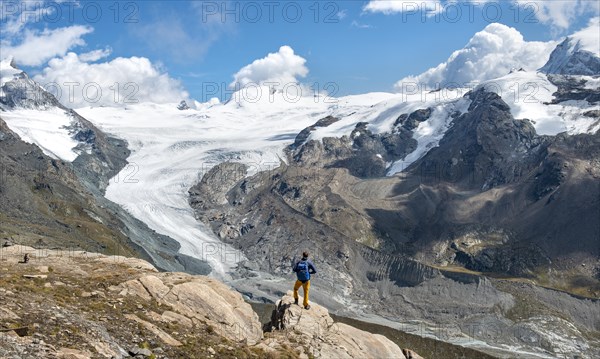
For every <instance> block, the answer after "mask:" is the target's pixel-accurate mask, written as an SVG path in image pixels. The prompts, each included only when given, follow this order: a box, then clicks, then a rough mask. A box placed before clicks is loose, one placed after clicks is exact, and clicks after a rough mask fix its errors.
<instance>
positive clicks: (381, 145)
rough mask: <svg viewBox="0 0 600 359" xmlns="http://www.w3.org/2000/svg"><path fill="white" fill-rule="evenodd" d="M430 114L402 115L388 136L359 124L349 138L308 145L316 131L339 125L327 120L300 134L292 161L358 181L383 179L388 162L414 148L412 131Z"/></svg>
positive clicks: (291, 149) (293, 151)
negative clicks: (345, 171) (342, 170)
mask: <svg viewBox="0 0 600 359" xmlns="http://www.w3.org/2000/svg"><path fill="white" fill-rule="evenodd" d="M431 113H432V110H431V109H421V110H417V111H415V112H413V113H411V114H402V115H400V116H399V117H398V119H397V120H396V122H395V124H394V129H393V131H392V132H391V133H385V134H374V133H372V132H371V131H370V130H369V129H368V123H365V122H360V123H357V124H356V127H355V128H354V130H353V131H352V133H351V134H350V136H349V137H348V136H343V137H341V138H324V139H323V141H322V142H321V141H308V142H307V140H308V138H309V136H310V133H311V131H313V130H314V129H315V128H317V127H326V126H329V125H331V124H332V123H335V122H337V121H339V119H336V118H333V117H331V116H329V117H326V118H323V119H321V120H319V121H318V122H317V123H315V124H314V125H313V126H310V127H307V128H306V129H304V130H302V132H300V134H298V136H297V137H296V140H295V142H294V144H293V145H291V146H290V147H289V151H290V152H291V153H292V156H293V157H294V160H295V161H296V162H297V163H300V164H301V165H303V166H306V165H312V166H320V167H325V168H346V169H348V170H349V171H350V173H351V174H352V175H353V176H356V177H359V178H376V177H383V176H385V175H386V172H387V169H388V166H389V163H390V162H393V161H397V160H400V159H402V158H404V157H406V156H407V155H408V154H410V153H411V152H413V151H414V150H415V149H416V148H417V141H416V140H415V139H413V137H412V136H413V130H414V129H416V128H417V127H418V125H419V123H421V122H423V121H426V120H427V119H428V118H429V117H430V116H431Z"/></svg>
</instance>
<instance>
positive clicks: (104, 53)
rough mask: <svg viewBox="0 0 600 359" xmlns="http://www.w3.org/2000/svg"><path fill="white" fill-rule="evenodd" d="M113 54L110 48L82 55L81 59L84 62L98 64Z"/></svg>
mask: <svg viewBox="0 0 600 359" xmlns="http://www.w3.org/2000/svg"><path fill="white" fill-rule="evenodd" d="M111 53H112V50H111V49H110V48H106V49H98V50H92V51H90V52H86V53H83V54H80V55H79V59H80V60H81V61H83V62H96V61H98V60H101V59H104V58H106V57H108V56H110V54H111Z"/></svg>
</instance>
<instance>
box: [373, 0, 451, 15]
mask: <svg viewBox="0 0 600 359" xmlns="http://www.w3.org/2000/svg"><path fill="white" fill-rule="evenodd" d="M441 8H442V3H441V1H439V0H420V1H416V0H371V1H369V3H368V4H366V5H365V6H364V7H363V11H366V12H372V13H376V12H381V13H384V14H386V15H389V14H396V13H407V12H408V13H414V12H417V11H426V12H427V13H428V14H430V15H434V14H435V13H437V12H439V11H440V10H441Z"/></svg>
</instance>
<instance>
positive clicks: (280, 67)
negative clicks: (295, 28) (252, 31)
mask: <svg viewBox="0 0 600 359" xmlns="http://www.w3.org/2000/svg"><path fill="white" fill-rule="evenodd" d="M305 63H306V59H304V58H303V57H301V56H298V55H296V54H295V53H294V50H293V49H292V48H291V47H289V46H282V47H281V48H279V51H278V52H275V53H270V54H268V55H267V56H266V57H264V58H262V59H258V60H254V62H252V63H251V64H249V65H246V66H244V67H243V68H242V69H241V70H239V71H238V72H237V73H236V74H235V75H233V78H234V81H233V82H232V83H231V84H230V86H231V87H232V88H235V87H236V86H240V87H244V86H246V85H248V84H251V83H255V84H264V83H266V82H277V83H279V84H282V85H284V84H288V83H296V82H298V77H305V76H306V75H307V74H308V68H306V66H305Z"/></svg>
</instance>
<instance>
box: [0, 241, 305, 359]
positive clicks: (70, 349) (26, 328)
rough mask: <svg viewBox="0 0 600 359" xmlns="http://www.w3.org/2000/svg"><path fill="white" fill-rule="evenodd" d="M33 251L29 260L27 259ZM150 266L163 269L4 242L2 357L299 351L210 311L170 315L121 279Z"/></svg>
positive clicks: (288, 354)
mask: <svg viewBox="0 0 600 359" xmlns="http://www.w3.org/2000/svg"><path fill="white" fill-rule="evenodd" d="M26 252H27V253H30V255H29V258H30V259H29V262H28V263H19V261H22V260H23V256H24V253H26ZM148 274H158V273H156V270H155V269H154V268H153V267H152V266H150V265H149V264H148V263H147V262H145V261H142V260H138V259H132V258H124V257H98V256H96V255H93V254H89V253H85V252H45V251H36V250H33V249H31V248H28V247H20V246H14V247H9V248H2V250H1V251H0V303H1V306H0V343H1V345H0V358H11V359H12V358H15V359H16V358H32V359H33V358H36V359H37V358H110V357H139V358H217V357H218V358H263V357H268V356H269V355H274V357H283V358H285V357H288V358H296V357H298V353H296V352H294V351H293V350H289V351H286V349H284V348H281V347H280V349H278V351H274V353H273V354H268V353H266V352H265V351H264V350H263V349H260V348H258V347H256V346H251V345H249V344H246V343H242V342H239V341H236V340H232V339H231V338H229V339H228V338H226V337H224V336H223V335H220V334H219V333H218V331H219V328H218V327H216V326H215V324H214V323H213V322H212V321H211V320H208V319H207V320H206V321H204V322H203V321H201V320H194V321H193V322H191V321H190V322H189V323H187V322H185V319H183V318H181V317H178V316H177V314H176V313H172V312H171V315H172V318H170V319H169V311H168V309H169V308H168V307H167V306H165V305H164V304H162V305H161V303H159V302H158V301H156V300H145V299H144V298H141V297H139V296H136V295H130V294H128V293H127V292H126V291H125V292H124V293H123V291H122V289H121V287H119V285H120V284H121V283H126V282H127V281H131V280H133V279H135V278H139V277H142V276H144V275H148ZM185 276H186V278H182V279H181V281H182V282H185V281H186V280H189V278H187V275H185ZM240 299H241V297H240ZM158 313H161V314H160V315H159V317H158V318H157V317H156V316H157V315H158ZM165 313H167V315H166V316H164V315H163V314H165ZM188 320H189V319H188ZM211 323H212V324H211ZM188 324H191V325H188ZM11 329H12V330H11ZM233 339H236V338H235V337H234V338H233Z"/></svg>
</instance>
